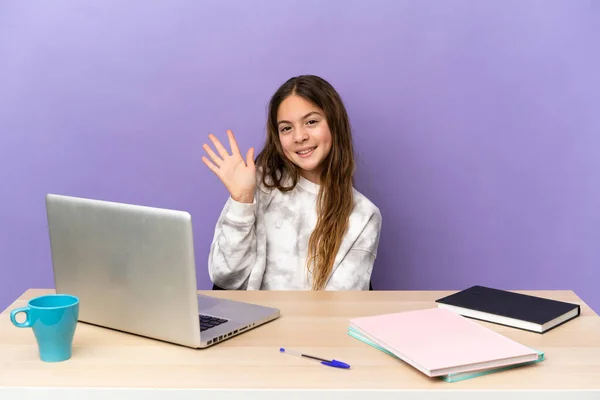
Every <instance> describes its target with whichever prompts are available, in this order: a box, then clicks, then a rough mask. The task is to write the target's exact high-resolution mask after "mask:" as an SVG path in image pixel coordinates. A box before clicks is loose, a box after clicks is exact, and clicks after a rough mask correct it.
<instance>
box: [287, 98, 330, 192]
mask: <svg viewBox="0 0 600 400" xmlns="http://www.w3.org/2000/svg"><path fill="white" fill-rule="evenodd" d="M277 131H278V132H279V141H280V142H281V147H282V148H283V152H284V154H285V156H286V157H287V158H288V159H289V160H290V161H291V162H293V163H294V164H295V165H297V166H298V168H300V175H302V176H303V177H304V178H306V179H308V180H309V181H311V182H314V183H317V184H318V183H319V182H320V177H321V171H322V169H323V166H322V164H323V161H324V160H325V159H326V158H327V156H328V155H329V152H330V151H331V142H332V140H331V132H330V131H329V126H328V125H327V120H326V119H325V113H324V112H323V110H321V109H320V108H319V107H317V106H315V105H314V104H312V103H311V102H309V101H307V100H305V99H304V98H302V97H300V96H298V95H295V94H293V95H291V96H289V97H287V98H286V99H285V100H284V101H283V102H282V103H281V105H280V106H279V109H278V110H277Z"/></svg>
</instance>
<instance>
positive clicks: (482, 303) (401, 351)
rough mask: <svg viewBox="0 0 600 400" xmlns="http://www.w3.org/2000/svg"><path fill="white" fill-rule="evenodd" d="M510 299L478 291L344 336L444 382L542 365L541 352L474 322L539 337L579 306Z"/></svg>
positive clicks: (364, 323) (368, 320)
mask: <svg viewBox="0 0 600 400" xmlns="http://www.w3.org/2000/svg"><path fill="white" fill-rule="evenodd" d="M513 295H517V294H516V293H513V292H506V291H501V290H497V289H490V288H485V287H482V286H476V287H473V288H469V289H467V290H465V291H462V292H459V293H456V294H454V295H452V296H448V297H445V298H442V299H438V300H437V301H436V302H437V304H438V307H437V308H428V309H422V310H414V311H405V312H399V313H392V314H383V315H373V316H366V317H360V318H354V319H351V320H350V324H349V327H348V334H349V335H350V336H352V337H354V338H356V339H358V340H360V341H362V342H364V343H366V344H368V345H370V346H373V347H374V348H376V349H378V350H381V351H383V352H385V353H386V354H389V355H391V356H394V357H396V358H398V359H400V360H402V361H404V362H405V363H407V364H409V365H410V366H412V367H414V368H416V369H418V370H419V371H421V372H422V373H423V374H425V375H427V376H429V377H432V378H439V379H443V380H445V381H447V382H456V381H461V380H464V379H469V378H473V377H477V376H482V375H486V374H490V373H493V372H499V371H503V370H506V369H512V368H516V367H523V366H525V365H528V364H534V363H538V362H540V361H543V360H544V353H543V352H542V351H539V350H536V349H532V348H530V347H528V346H525V345H523V344H521V343H518V342H516V341H514V340H512V339H510V338H508V337H506V336H504V335H501V334H499V333H497V332H495V331H493V330H492V329H489V328H487V327H485V326H483V325H481V324H479V323H478V322H477V321H475V320H474V319H473V318H477V319H481V320H485V321H489V322H496V323H502V324H504V325H509V326H515V327H519V328H522V329H529V330H532V331H534V332H539V333H542V332H545V331H547V330H549V329H551V328H553V327H556V326H558V325H560V324H562V323H564V322H566V321H568V320H569V319H572V318H574V317H575V316H577V315H579V306H578V305H576V304H575V305H574V304H569V303H561V302H555V301H554V300H548V299H540V298H537V297H533V296H525V295H520V294H518V295H517V297H514V296H513ZM532 297H533V299H532ZM467 317H473V318H467Z"/></svg>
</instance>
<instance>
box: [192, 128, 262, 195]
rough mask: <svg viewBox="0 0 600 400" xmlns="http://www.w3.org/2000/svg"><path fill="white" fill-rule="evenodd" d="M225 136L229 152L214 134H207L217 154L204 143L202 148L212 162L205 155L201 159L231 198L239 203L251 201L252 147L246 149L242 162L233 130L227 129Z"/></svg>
mask: <svg viewBox="0 0 600 400" xmlns="http://www.w3.org/2000/svg"><path fill="white" fill-rule="evenodd" d="M227 137H228V138H229V146H230V147H231V154H229V153H228V152H227V150H226V149H225V147H223V145H222V144H221V142H219V140H218V139H217V138H216V137H215V136H214V135H212V134H209V135H208V138H209V139H210V140H211V141H212V142H213V144H214V146H215V148H216V149H217V152H218V153H219V155H217V154H215V152H214V151H213V150H212V149H211V148H210V146H209V145H207V144H206V143H205V144H204V145H203V146H202V148H203V149H204V150H205V151H206V153H207V154H208V155H209V156H210V158H211V160H212V162H210V161H209V160H208V158H206V157H205V156H202V161H203V162H204V164H206V166H207V167H208V168H209V169H210V170H211V171H212V172H214V173H215V175H217V176H218V177H219V179H220V180H221V182H223V184H224V185H225V187H226V188H227V190H228V191H229V194H230V195H231V198H232V199H233V200H235V201H237V202H240V203H252V202H253V201H254V190H255V188H256V166H255V165H254V148H252V147H251V148H250V149H249V150H248V152H247V153H246V162H244V159H243V157H242V155H241V153H240V149H239V148H238V145H237V142H236V141H235V137H234V136H233V132H231V131H230V130H228V131H227Z"/></svg>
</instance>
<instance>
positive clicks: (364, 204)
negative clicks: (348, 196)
mask: <svg viewBox="0 0 600 400" xmlns="http://www.w3.org/2000/svg"><path fill="white" fill-rule="evenodd" d="M353 193H354V210H353V213H356V214H358V215H359V216H361V217H362V218H364V219H367V220H369V222H370V223H371V224H375V225H377V226H379V227H380V226H381V222H382V217H381V211H380V210H379V207H377V206H376V205H375V203H373V202H372V201H371V200H370V199H369V198H367V197H366V196H365V195H364V194H362V193H361V192H359V191H358V190H356V189H353Z"/></svg>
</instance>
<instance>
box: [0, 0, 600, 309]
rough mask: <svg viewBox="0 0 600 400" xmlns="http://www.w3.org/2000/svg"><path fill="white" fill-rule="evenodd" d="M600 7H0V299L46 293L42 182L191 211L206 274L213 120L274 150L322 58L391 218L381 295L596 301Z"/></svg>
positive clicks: (214, 212) (213, 215)
mask: <svg viewBox="0 0 600 400" xmlns="http://www.w3.org/2000/svg"><path fill="white" fill-rule="evenodd" d="M599 43H600V4H599V2H593V1H522V0H519V1H505V0H503V1H443V2H428V1H400V0H390V1H374V0H368V1H367V0H364V1H348V0H340V1H332V0H329V1H322V0H302V1H272V0H262V1H256V0H253V1H246V0H238V1H224V0H215V1H199V0H180V1H172V0H169V1H167V0H163V1H141V0H140V1H127V2H122V1H105V0H102V1H100V0H98V1H91V0H88V1H85V2H80V1H76V0H70V1H52V2H32V1H31V2H28V1H21V0H8V1H7V0H5V1H3V2H1V3H0V181H1V182H2V187H3V190H2V195H1V197H0V201H1V203H0V308H4V307H6V306H8V305H9V304H10V302H11V301H12V300H13V299H14V298H15V297H16V296H18V295H19V294H21V293H22V292H23V291H25V290H26V289H27V288H31V287H53V279H52V269H51V261H50V251H49V243H48V233H47V226H46V215H45V208H44V194H45V193H47V192H53V193H60V194H68V195H75V196H84V197H94V198H101V199H105V200H112V201H121V202H131V203H137V204H144V205H151V206H158V207H166V208H175V209H183V210H187V211H189V212H190V213H191V214H192V216H193V218H194V234H195V240H196V242H195V244H196V252H197V253H196V256H197V258H196V262H197V270H198V285H199V288H201V289H205V288H209V287H210V282H209V279H208V274H207V267H206V261H207V256H208V249H209V246H210V242H211V239H212V234H213V228H214V224H215V222H216V219H217V217H218V215H219V212H220V210H221V207H222V206H223V203H224V202H225V200H226V196H227V193H226V191H225V189H224V187H223V186H222V184H221V183H220V182H219V181H218V180H217V178H216V177H215V176H214V175H213V174H212V173H211V172H210V171H209V170H208V169H207V168H206V167H205V166H204V165H203V164H202V161H201V160H200V157H201V155H202V154H203V150H202V148H201V145H202V143H203V142H204V141H206V140H207V139H206V136H207V134H208V133H209V132H213V133H215V134H217V135H219V136H220V137H224V135H225V130H226V129H228V128H231V129H232V130H233V131H234V132H235V133H237V135H238V138H239V142H240V146H241V147H242V149H243V150H244V151H245V149H247V148H248V147H249V146H256V147H258V148H260V146H261V145H262V143H263V137H264V131H265V121H266V105H267V102H268V100H269V97H270V96H271V94H272V93H273V92H274V91H275V90H276V88H277V87H278V85H280V84H281V83H282V82H283V81H284V80H286V79H287V78H289V77H291V76H293V75H297V74H302V73H314V74H318V75H321V76H323V77H325V78H326V79H328V80H329V81H330V82H331V83H332V84H333V85H334V86H335V87H336V88H337V89H338V90H339V92H340V93H341V95H342V96H343V98H344V100H345V101H346V104H347V107H348V109H349V113H350V116H351V122H352V124H353V127H354V134H355V137H354V138H355V143H356V149H357V151H358V156H359V160H358V167H359V171H358V176H357V183H358V189H359V190H361V191H362V192H363V193H364V194H365V195H366V196H367V197H369V198H370V199H372V200H373V201H374V202H375V203H376V204H377V205H378V206H379V207H380V209H381V211H382V214H383V219H384V223H383V231H382V239H381V243H380V253H379V257H378V259H377V262H376V266H375V271H374V275H373V284H374V286H375V288H376V289H461V288H465V287H468V286H470V285H473V284H484V285H491V286H495V287H499V288H506V289H572V290H574V291H575V292H576V293H577V294H578V295H579V296H581V297H582V298H583V300H584V301H586V302H587V303H589V304H590V305H591V306H592V307H593V308H595V310H596V311H598V310H600V294H599V293H600V291H598V290H597V284H598V282H599V280H600V279H599V278H600V268H599V265H600V179H598V177H599V172H600V157H599V156H598V149H599V148H600V112H599V111H598V107H599V106H600V94H599V93H600V79H599V72H598V71H600V56H599V53H600V51H599Z"/></svg>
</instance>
